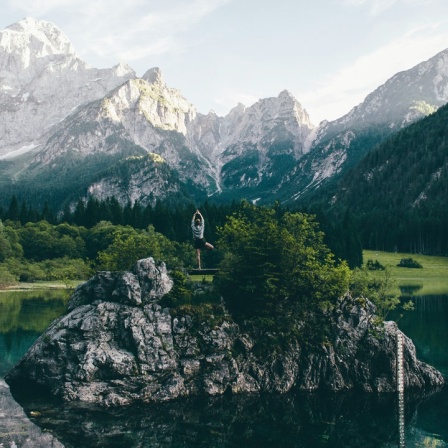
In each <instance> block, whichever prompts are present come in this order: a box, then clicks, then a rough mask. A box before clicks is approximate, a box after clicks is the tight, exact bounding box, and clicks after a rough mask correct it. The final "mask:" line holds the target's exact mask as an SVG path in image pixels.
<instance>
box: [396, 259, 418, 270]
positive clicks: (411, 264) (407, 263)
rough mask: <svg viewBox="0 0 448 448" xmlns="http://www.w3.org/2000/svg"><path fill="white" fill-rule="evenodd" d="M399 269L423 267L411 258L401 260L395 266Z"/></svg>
mask: <svg viewBox="0 0 448 448" xmlns="http://www.w3.org/2000/svg"><path fill="white" fill-rule="evenodd" d="M397 266H398V267H399V268H413V269H422V268H423V266H422V265H421V264H420V263H419V262H418V261H415V260H414V259H413V258H402V259H401V260H400V262H399V263H398V264H397Z"/></svg>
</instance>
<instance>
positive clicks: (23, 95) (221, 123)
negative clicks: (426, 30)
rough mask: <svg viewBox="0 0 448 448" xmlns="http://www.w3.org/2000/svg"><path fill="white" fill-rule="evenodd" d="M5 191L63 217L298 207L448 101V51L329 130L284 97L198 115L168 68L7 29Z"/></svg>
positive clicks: (1, 97)
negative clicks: (99, 59)
mask: <svg viewBox="0 0 448 448" xmlns="http://www.w3.org/2000/svg"><path fill="white" fill-rule="evenodd" d="M0 79H1V87H0V104H1V108H0V130H1V138H0V173H1V177H0V193H1V197H2V198H3V199H2V200H3V201H8V200H9V198H10V196H11V195H12V194H16V195H17V196H19V197H22V198H26V199H27V200H30V199H31V200H32V201H33V203H35V204H42V203H43V201H49V202H50V203H51V204H52V205H53V206H54V207H56V208H57V209H62V207H64V206H67V204H72V205H73V204H75V202H76V201H77V200H78V199H80V198H83V199H87V198H89V197H95V198H98V199H106V198H109V197H115V198H117V199H118V200H119V202H120V203H121V204H123V205H124V204H127V203H131V204H133V203H135V202H136V201H138V202H139V203H141V204H142V205H147V204H154V203H155V201H156V200H157V199H161V200H170V201H183V200H186V199H190V200H191V199H194V200H196V201H199V200H204V199H206V198H213V199H214V200H216V201H226V200H230V199H241V198H246V199H249V200H251V201H253V202H259V203H271V202H273V201H275V200H277V199H278V200H281V201H282V202H285V203H288V204H293V203H297V202H300V201H307V200H308V199H309V198H312V197H316V195H318V194H319V192H320V191H323V190H324V189H328V188H329V186H332V185H336V182H337V181H338V180H340V179H342V178H343V177H344V176H347V175H348V174H347V173H350V169H351V168H353V167H354V166H356V165H357V164H358V163H359V162H360V161H361V160H362V159H363V157H364V156H365V155H366V154H368V153H369V152H370V151H371V150H372V149H373V148H375V147H377V146H378V145H379V144H381V143H382V142H385V141H386V140H387V139H389V138H390V137H391V136H392V135H394V134H395V133H396V132H397V131H399V130H400V129H404V128H406V127H407V126H409V125H410V124H411V123H414V122H416V121H418V120H420V119H421V118H423V117H425V116H427V115H430V114H432V113H434V112H436V111H437V110H438V109H439V108H440V107H441V106H442V105H444V104H446V103H447V102H448V50H445V51H442V52H441V53H439V54H437V55H435V56H434V57H432V58H431V59H429V60H428V61H425V62H422V63H420V64H418V65H417V66H415V67H413V68H411V69H410V70H407V71H403V72H400V73H397V74H396V75H395V76H393V77H392V78H390V79H389V80H388V81H387V82H386V83H384V84H383V85H381V86H379V87H378V88H377V89H376V90H375V91H374V92H372V93H371V94H369V95H368V96H367V97H366V99H365V100H364V101H363V102H362V103H361V104H359V105H358V106H356V107H354V108H353V109H352V110H351V111H350V112H349V113H348V114H346V115H345V116H343V117H341V118H339V119H337V120H334V121H331V122H328V121H324V122H322V123H320V124H319V125H315V124H313V123H312V121H311V118H310V117H309V115H308V113H307V111H306V110H305V109H304V108H303V107H302V105H301V104H300V103H299V101H298V100H297V99H296V98H294V96H293V95H292V94H291V93H290V92H288V91H287V90H284V91H282V92H280V93H279V95H278V96H277V97H273V98H264V99H260V100H259V101H258V102H256V103H255V104H253V105H252V106H250V107H246V106H244V105H243V104H238V105H237V106H236V107H234V108H233V109H232V110H231V111H230V112H229V113H228V114H227V115H225V116H224V117H220V116H217V115H216V114H215V113H214V112H209V113H208V114H202V113H200V112H198V111H197V110H196V108H195V107H194V105H193V104H191V103H190V102H189V101H188V100H187V99H186V98H184V97H183V95H182V94H181V92H180V91H179V90H177V89H175V88H172V87H169V86H167V85H166V83H165V81H164V79H163V75H162V72H161V70H160V69H159V68H150V69H149V70H148V71H147V72H146V73H145V74H144V75H143V76H142V77H138V76H137V75H136V73H135V72H134V71H133V70H132V69H131V68H130V67H129V66H127V65H124V64H118V65H116V66H114V67H112V68H111V69H95V68H92V67H90V66H88V65H87V64H86V63H85V62H83V61H82V60H81V59H80V58H79V56H78V55H77V53H76V51H75V49H74V48H73V45H72V44H71V43H70V41H69V40H68V39H67V37H66V36H65V35H64V33H63V32H62V31H61V30H60V29H58V28H57V27H56V26H55V25H53V24H51V23H49V22H45V21H41V20H36V19H33V18H26V19H23V20H21V21H19V22H17V23H15V24H13V25H11V26H9V27H7V28H6V29H4V30H3V31H0Z"/></svg>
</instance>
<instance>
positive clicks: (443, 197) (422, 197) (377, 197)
mask: <svg viewBox="0 0 448 448" xmlns="http://www.w3.org/2000/svg"><path fill="white" fill-rule="evenodd" d="M447 199H448V106H443V107H441V108H440V109H439V110H438V111H437V112H435V113H433V114H432V115H430V116H428V117H426V118H424V119H422V120H420V121H418V122H417V123H414V124H412V125H410V126H409V127H407V128H405V129H403V130H402V131H399V132H397V133H396V134H394V135H393V136H391V137H390V138H389V139H388V140H386V141H385V142H383V143H382V144H380V145H379V146H378V147H377V148H376V149H374V150H372V151H371V152H369V153H368V154H367V155H366V156H365V157H364V158H363V159H362V160H361V161H360V162H359V164H358V165H356V166H355V167H353V168H352V169H351V170H350V171H349V172H347V173H346V174H345V175H344V177H343V178H342V179H341V181H340V182H339V184H338V186H337V188H336V189H335V190H334V191H332V192H330V191H327V192H326V200H327V201H329V202H330V203H331V204H332V208H333V211H334V212H338V211H341V210H345V209H347V208H349V209H350V211H351V212H352V213H353V214H354V216H355V217H356V220H357V222H358V224H359V225H360V227H361V229H362V234H363V243H364V247H369V248H373V249H381V248H384V249H386V250H401V251H410V252H423V253H425V252H426V253H438V254H443V255H447V254H448V233H447V231H446V229H447V228H448V208H447ZM381 246H383V247H381Z"/></svg>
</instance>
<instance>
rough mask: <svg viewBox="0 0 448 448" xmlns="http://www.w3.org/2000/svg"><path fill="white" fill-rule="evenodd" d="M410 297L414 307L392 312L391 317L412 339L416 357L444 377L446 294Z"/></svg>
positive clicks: (447, 342)
mask: <svg viewBox="0 0 448 448" xmlns="http://www.w3.org/2000/svg"><path fill="white" fill-rule="evenodd" d="M404 299H405V300H409V297H406V298H404ZM410 299H411V300H412V302H413V303H414V310H413V311H410V312H407V313H405V314H404V315H403V316H402V317H400V318H398V315H392V319H398V326H399V328H400V330H402V331H403V333H405V334H406V335H407V336H409V337H410V338H411V339H412V340H413V342H414V344H415V347H416V349H417V355H418V357H419V358H420V359H421V360H423V361H425V362H427V363H428V364H431V365H433V366H434V367H435V368H436V369H438V370H440V372H442V374H443V375H444V377H445V378H448V295H433V296H413V297H410Z"/></svg>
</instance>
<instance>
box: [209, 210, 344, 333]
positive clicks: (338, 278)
mask: <svg viewBox="0 0 448 448" xmlns="http://www.w3.org/2000/svg"><path fill="white" fill-rule="evenodd" d="M218 232H219V235H220V239H219V241H218V245H219V247H221V248H225V250H226V253H225V256H224V259H223V261H222V262H221V263H220V273H219V275H218V276H217V278H216V280H217V282H218V285H219V288H220V291H221V293H222V296H223V297H224V300H225V302H226V304H227V306H228V308H229V310H230V312H231V313H232V314H233V315H234V317H235V318H236V319H237V320H239V321H240V322H244V321H245V320H246V319H251V320H252V321H253V320H254V319H258V320H260V318H262V320H263V319H264V321H266V320H268V321H275V326H276V327H275V328H276V330H277V331H285V332H291V331H294V328H298V327H297V320H298V319H300V318H304V317H305V316H307V321H308V322H310V320H311V317H310V316H312V315H313V313H314V314H315V315H317V314H319V313H320V311H321V304H322V303H324V302H325V303H326V304H328V303H334V302H335V301H336V299H337V298H338V297H340V296H341V295H343V294H344V293H345V292H346V291H347V288H348V279H349V269H348V267H347V265H346V263H345V262H342V263H340V264H339V265H338V264H337V263H336V262H335V260H334V257H333V254H332V253H331V252H330V250H329V249H328V247H327V246H326V245H325V244H324V242H323V236H324V235H323V233H322V232H320V231H319V230H318V224H317V223H316V222H315V220H314V217H313V216H310V215H306V214H304V213H285V214H283V215H282V216H279V214H278V213H277V211H276V209H274V208H268V207H256V206H254V205H251V204H249V203H248V202H243V203H242V206H241V209H240V211H239V212H237V213H235V214H234V215H232V216H230V217H229V218H228V220H227V222H226V223H225V225H224V226H223V227H222V228H219V229H218ZM277 317H278V318H277Z"/></svg>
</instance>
